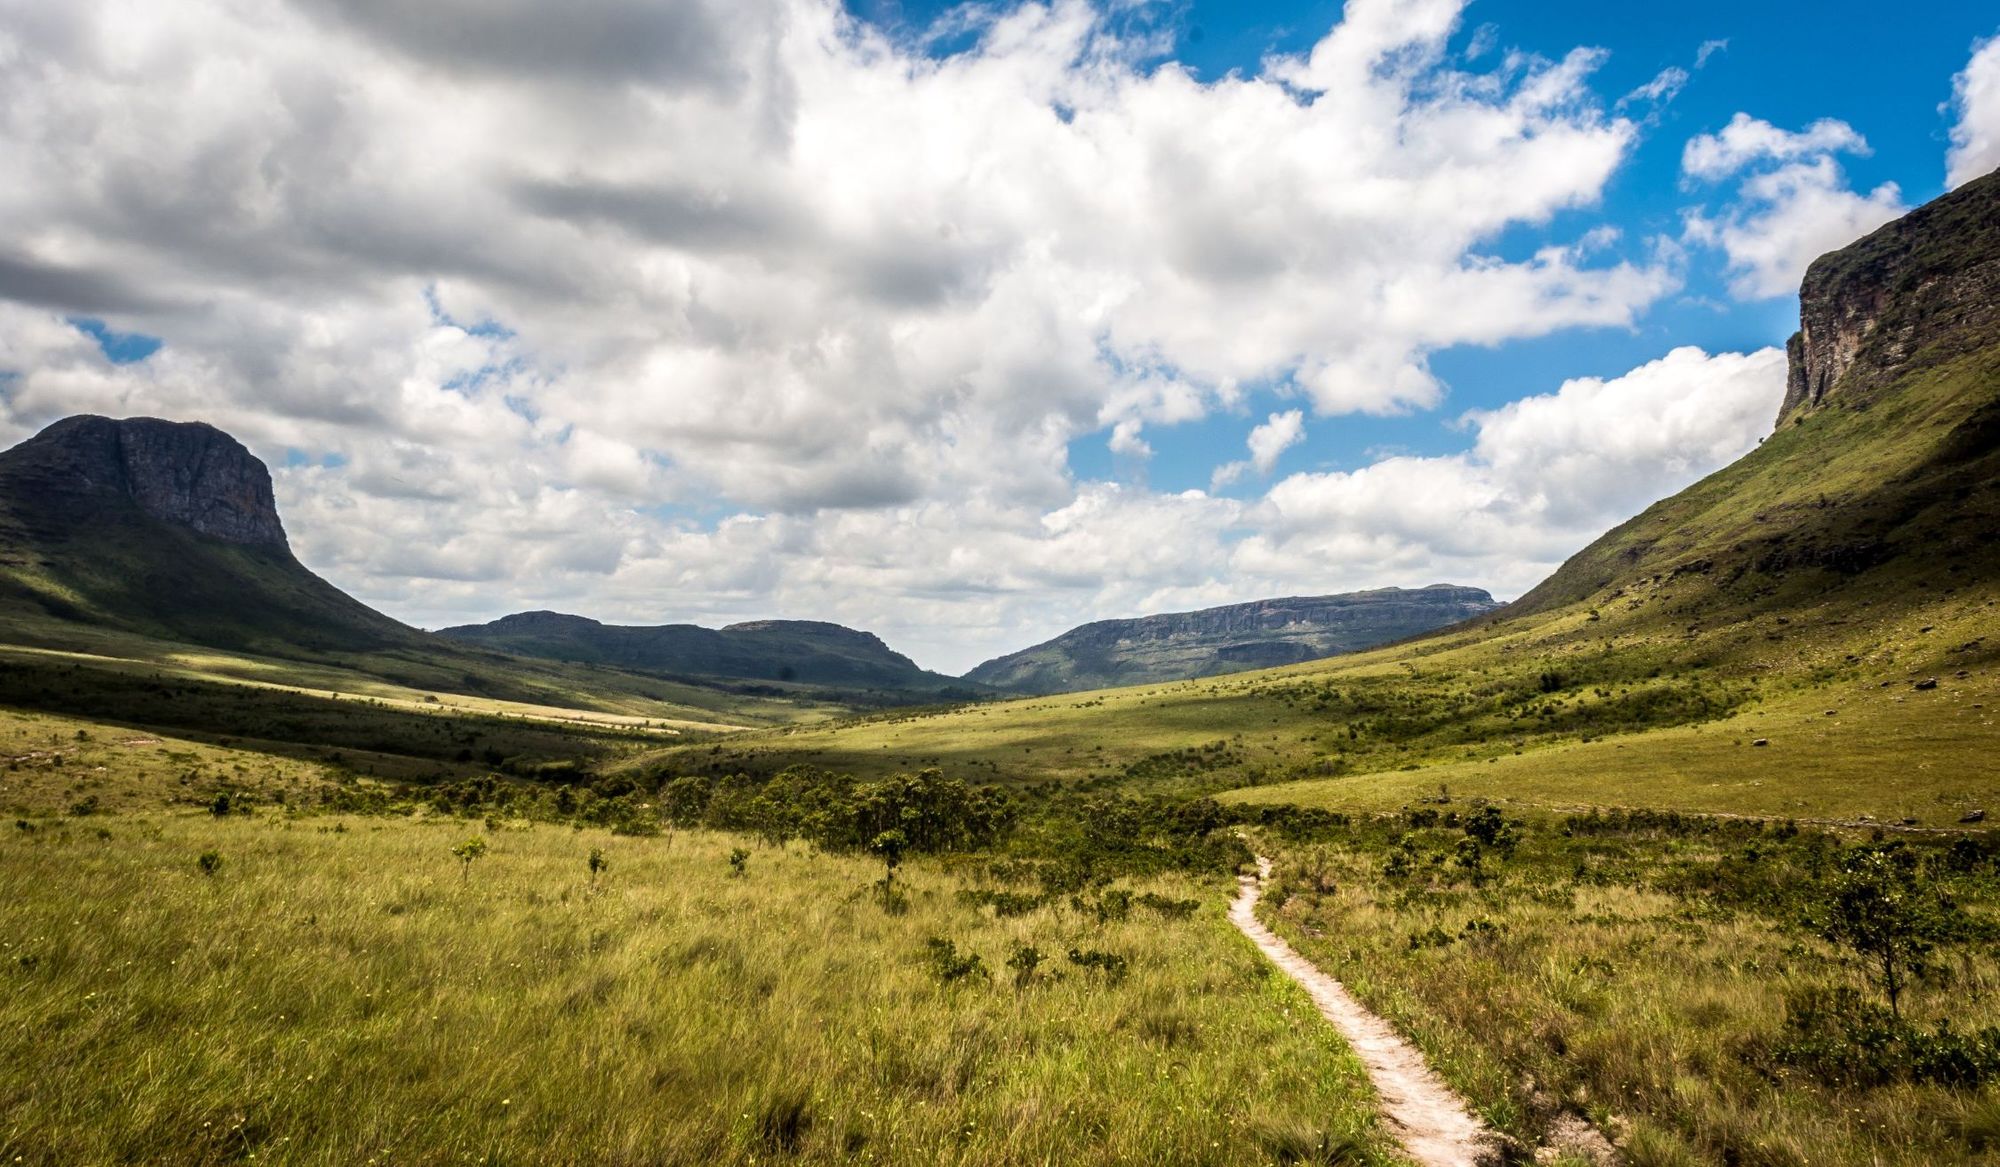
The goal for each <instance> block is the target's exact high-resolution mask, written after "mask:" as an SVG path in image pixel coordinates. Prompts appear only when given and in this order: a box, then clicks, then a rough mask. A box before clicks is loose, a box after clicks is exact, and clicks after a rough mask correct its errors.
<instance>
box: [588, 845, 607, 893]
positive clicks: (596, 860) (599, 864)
mask: <svg viewBox="0 0 2000 1167" xmlns="http://www.w3.org/2000/svg"><path fill="white" fill-rule="evenodd" d="M610 866H611V860H609V859H606V858H605V857H604V848H602V847H592V848H591V849H590V884H591V886H592V887H595V886H597V876H598V873H599V872H601V871H604V870H606V869H607V868H609V867H610Z"/></svg>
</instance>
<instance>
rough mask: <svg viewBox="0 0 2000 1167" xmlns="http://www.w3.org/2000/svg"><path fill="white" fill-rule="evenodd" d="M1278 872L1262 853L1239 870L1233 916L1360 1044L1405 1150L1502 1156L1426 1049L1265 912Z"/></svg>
mask: <svg viewBox="0 0 2000 1167" xmlns="http://www.w3.org/2000/svg"><path fill="white" fill-rule="evenodd" d="M1270 874H1271V861H1270V860H1269V859H1266V858H1264V857H1263V856H1261V855H1260V856H1258V857H1257V874H1256V875H1243V876H1239V877H1237V883H1238V885H1239V887H1238V891H1237V893H1236V900H1235V902H1234V903H1232V904H1231V905H1230V907H1229V921H1230V923H1232V924H1235V925H1236V927H1237V928H1238V929H1239V930H1241V931H1242V933H1243V934H1244V935H1245V936H1248V937H1249V938H1250V939H1251V941H1252V942H1253V943H1255V944H1256V945H1257V947H1258V948H1259V949H1261V950H1262V951H1263V953H1264V955H1265V956H1268V957H1270V958H1271V962H1272V963H1273V964H1275V965H1277V966H1278V967H1279V968H1281V969H1283V970H1284V971H1285V975H1286V976H1289V977H1291V978H1292V979H1293V980H1294V981H1297V982H1298V983H1299V985H1300V987H1302V988H1304V989H1305V991H1306V992H1307V994H1309V995H1310V996H1311V997H1312V999H1313V1004H1315V1005H1317V1006H1319V1011H1320V1015H1321V1016H1322V1017H1325V1018H1326V1019H1327V1020H1328V1021H1330V1022H1332V1023H1333V1026H1334V1028H1335V1029H1338V1030H1339V1031H1340V1034H1341V1036H1342V1037H1345V1038H1346V1039H1347V1042H1348V1044H1349V1045H1351V1046H1353V1047H1354V1052H1355V1053H1356V1054H1357V1055H1359V1056H1360V1058H1361V1064H1362V1065H1363V1066H1365V1067H1367V1069H1368V1077H1369V1079H1370V1080H1371V1081H1372V1082H1373V1083H1374V1084H1375V1093H1376V1094H1377V1095H1378V1096H1379V1097H1380V1098H1381V1100H1382V1115H1383V1117H1384V1118H1386V1119H1387V1120H1388V1123H1389V1127H1390V1130H1391V1131H1393V1132H1394V1134H1395V1135H1396V1137H1397V1139H1398V1140H1400V1141H1401V1142H1402V1144H1403V1149H1404V1151H1406V1152H1407V1153H1408V1154H1409V1156H1410V1158H1412V1159H1414V1160H1416V1161H1417V1162H1418V1163H1420V1164H1423V1167H1484V1165H1485V1164H1490V1163H1497V1162H1498V1161H1499V1148H1500V1142H1499V1139H1498V1137H1497V1136H1496V1135H1495V1134H1494V1133H1493V1131H1492V1130H1491V1129H1490V1128H1488V1127H1487V1125H1486V1124H1485V1123H1483V1122H1481V1121H1480V1120H1479V1119H1478V1118H1477V1117H1475V1116H1474V1115H1473V1113H1472V1111H1471V1110H1469V1109H1467V1107H1466V1105H1465V1101H1464V1100H1463V1099H1461V1098H1460V1097H1459V1096H1458V1095H1457V1094H1455V1093H1453V1092H1452V1089H1451V1087H1449V1086H1447V1085H1445V1084H1444V1081H1443V1080H1442V1079H1441V1078H1439V1077H1438V1076H1437V1074H1435V1073H1434V1072H1432V1070H1431V1068H1430V1066H1429V1065H1427V1064H1426V1063H1425V1062H1424V1055H1423V1054H1421V1053H1419V1052H1417V1049H1416V1047H1414V1046H1412V1045H1411V1044H1410V1043H1409V1042H1407V1041H1404V1040H1403V1039H1402V1037H1400V1036H1399V1035H1398V1034H1397V1033H1396V1031H1395V1030H1394V1029H1392V1028H1390V1026H1389V1023H1388V1022H1386V1021H1384V1020H1382V1019H1381V1018H1380V1017H1377V1016H1375V1015H1374V1014H1373V1013H1370V1012H1369V1011H1368V1010H1367V1009H1364V1008H1362V1006H1361V1003H1360V1002H1358V1001H1356V1000H1355V999H1354V998H1353V996H1352V995H1350V994H1349V993H1348V991H1347V990H1346V989H1345V988H1344V987H1342V985H1341V983H1340V982H1339V981H1336V980H1334V979H1333V978H1332V977H1330V976H1327V975H1326V974H1325V973H1323V972H1321V971H1320V970H1319V969H1318V968H1317V967H1316V966H1315V965H1314V964H1313V963H1312V962H1311V961H1309V960H1307V959H1306V958H1305V957H1303V956H1300V955H1299V954H1298V952H1297V951H1296V950H1294V949H1293V948H1292V946H1291V945H1289V944H1287V943H1285V942H1284V941H1283V940H1280V939H1279V938H1278V937H1277V936H1276V935H1275V934H1273V933H1272V931H1271V930H1270V929H1269V928H1266V927H1264V925H1263V924H1262V923H1261V922H1260V921H1259V920H1258V919H1257V900H1258V899H1259V898H1260V897H1261V896H1262V895H1263V892H1264V880H1265V879H1267V878H1268V877H1269V876H1270Z"/></svg>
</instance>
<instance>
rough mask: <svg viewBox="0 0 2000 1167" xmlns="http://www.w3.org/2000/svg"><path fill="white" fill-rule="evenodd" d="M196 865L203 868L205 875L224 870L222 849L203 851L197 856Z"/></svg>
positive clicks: (202, 871)
mask: <svg viewBox="0 0 2000 1167" xmlns="http://www.w3.org/2000/svg"><path fill="white" fill-rule="evenodd" d="M194 865H195V866H196V867H197V868H199V869H200V870H201V873H202V874H203V875H210V876H212V875H214V874H216V873H217V872H219V871H221V870H222V853H221V852H220V851H203V852H202V853H201V854H200V855H198V856H196V857H195V861H194Z"/></svg>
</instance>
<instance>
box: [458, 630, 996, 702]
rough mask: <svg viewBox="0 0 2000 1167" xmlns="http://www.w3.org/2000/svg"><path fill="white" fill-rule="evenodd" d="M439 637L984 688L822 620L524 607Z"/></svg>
mask: <svg viewBox="0 0 2000 1167" xmlns="http://www.w3.org/2000/svg"><path fill="white" fill-rule="evenodd" d="M438 635H439V636H443V637H445V638H446V639H449V640H457V641H462V642H464V643H466V644H477V645H481V646H483V647H486V648H493V649H498V650H500V651H503V652H512V653H519V654H521V655H523V656H538V657H549V658H552V659H555V660H569V661H580V662H584V663H589V664H607V665H615V666H617V667H619V668H626V669H635V670H638V671H641V672H649V673H661V674H666V675H671V676H691V675H692V676H708V677H731V678H738V679H744V680H772V681H799V682H804V683H809V684H820V685H839V686H848V687H857V686H858V687H864V688H874V689H891V690H902V691H907V692H911V693H923V694H929V695H933V696H947V695H958V696H967V697H969V696H974V695H977V694H978V693H979V692H981V691H982V690H980V689H979V687H978V686H975V685H968V684H965V683H963V682H960V681H957V680H955V679H954V678H952V677H947V676H944V675H942V674H939V673H933V672H928V671H926V670H924V669H921V668H918V667H917V665H916V663H915V662H913V661H912V660H910V658H909V657H906V656H904V655H903V654H901V653H899V652H896V651H894V650H892V649H891V648H890V647H889V646H888V645H886V644H884V643H882V640H881V638H880V637H878V636H876V635H874V634H873V633H870V632H861V631H857V630H855V629H853V628H846V627H843V626H841V625H839V624H829V623H825V622H823V621H818V620H756V621H750V622H747V623H741V624H731V625H729V626H728V627H725V628H721V629H714V628H703V627H701V626H699V625H695V624H664V625H658V626H653V627H633V626H625V625H616V624H601V623H599V622H598V621H596V620H592V619H589V618H587V617H584V616H570V615H565V614H563V613H561V612H519V613H516V614H514V615H512V616H503V617H501V618H500V619H498V620H495V621H493V622H491V623H488V624H464V625H459V626H457V627H453V628H443V629H440V630H439V631H438Z"/></svg>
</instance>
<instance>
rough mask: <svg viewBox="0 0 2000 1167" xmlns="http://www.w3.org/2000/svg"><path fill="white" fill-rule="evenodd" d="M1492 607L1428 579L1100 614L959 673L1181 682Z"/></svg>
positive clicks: (1335, 648) (1007, 681)
mask: <svg viewBox="0 0 2000 1167" xmlns="http://www.w3.org/2000/svg"><path fill="white" fill-rule="evenodd" d="M1496 606H1497V605H1496V604H1494V602H1493V597H1492V596H1491V595H1489V594H1487V593H1486V592H1484V591H1481V590H1480V589H1478V588H1467V587H1456V586H1453V585H1450V584H1434V585H1432V586H1431V587H1427V588H1415V589H1404V588H1382V589H1380V590H1377V591H1369V592H1350V593H1346V594H1343V595H1335V596H1292V597H1287V598H1284V599H1275V600H1258V601H1256V602H1254V603H1248V604H1231V605H1228V606H1225V607H1220V608H1207V609H1203V610H1202V611H1199V612H1175V613H1169V614H1166V615H1159V616H1142V617H1139V618H1137V619H1131V620H1100V621H1098V622H1096V623H1094V624H1085V625H1083V626H1082V627H1080V628H1073V629H1071V630H1070V631H1068V632H1065V633H1063V634H1062V635H1061V636H1058V637H1056V638H1055V639H1054V640H1050V641H1047V642H1045V643H1042V644H1038V645H1035V646H1034V647H1032V648H1026V649H1023V650H1021V651H1020V652H1016V653H1010V654H1008V655H1007V656H1003V657H998V658H996V659H994V660H990V661H987V662H986V663H984V664H982V665H980V666H979V667H977V668H975V669H973V670H972V671H971V672H969V673H967V674H965V679H966V680H968V681H976V682H978V683H980V684H982V685H991V686H994V687H995V688H1000V689H1008V690H1012V691H1014V692H1021V693H1064V692H1074V691H1077V690H1082V689H1103V688H1110V687H1112V686H1116V685H1139V684H1149V683H1153V682H1158V681H1177V680H1185V679H1187V678H1189V677H1204V676H1211V675H1214V674H1216V673H1227V672H1236V671H1239V670H1243V669H1256V668H1268V667H1271V666H1274V665H1286V664H1296V663H1298V662H1300V661H1307V660H1316V659H1318V658H1321V657H1327V656H1333V655H1335V654H1338V653H1343V652H1353V651H1356V650H1358V649H1363V648H1372V647H1374V646H1375V645H1378V644H1386V643H1388V642H1390V641H1392V640H1400V639H1402V638H1404V637H1406V636H1414V635H1416V634H1417V633H1420V632H1429V631H1431V630H1432V629H1434V628H1441V627H1443V626H1445V625H1448V624H1456V623H1458V622H1459V621H1461V620H1466V619H1470V618H1472V617H1474V616H1478V615H1480V614H1482V613H1485V612H1489V611H1492V610H1493V609H1494V608H1495V607H1496Z"/></svg>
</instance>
